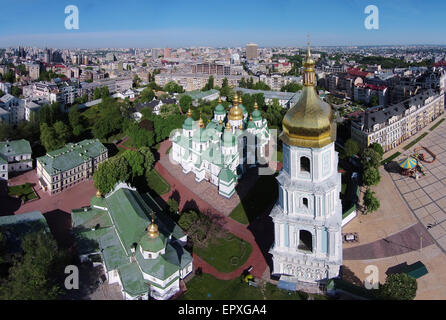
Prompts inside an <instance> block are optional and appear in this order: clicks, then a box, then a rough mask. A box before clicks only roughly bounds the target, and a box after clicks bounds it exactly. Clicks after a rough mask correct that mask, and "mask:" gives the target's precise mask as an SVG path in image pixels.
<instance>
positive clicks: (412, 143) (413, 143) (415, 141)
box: [403, 132, 427, 150]
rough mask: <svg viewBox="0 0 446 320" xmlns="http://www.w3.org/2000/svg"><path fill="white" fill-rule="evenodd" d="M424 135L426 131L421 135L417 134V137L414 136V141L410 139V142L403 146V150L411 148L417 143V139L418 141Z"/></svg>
mask: <svg viewBox="0 0 446 320" xmlns="http://www.w3.org/2000/svg"><path fill="white" fill-rule="evenodd" d="M425 136H427V132H425V133H423V134H422V135H421V136H419V137H418V138H416V139H415V140H414V141H412V142H411V143H409V144H408V145H407V146H405V147H404V148H403V149H404V150H409V149H410V148H412V147H413V146H414V145H416V144H417V142H418V141H420V140H421V139H423V138H424V137H425Z"/></svg>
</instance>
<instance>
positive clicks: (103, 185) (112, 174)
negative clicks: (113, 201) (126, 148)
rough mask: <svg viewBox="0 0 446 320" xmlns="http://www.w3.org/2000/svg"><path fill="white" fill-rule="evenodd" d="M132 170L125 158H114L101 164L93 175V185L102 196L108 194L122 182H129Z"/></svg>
mask: <svg viewBox="0 0 446 320" xmlns="http://www.w3.org/2000/svg"><path fill="white" fill-rule="evenodd" d="M129 178H130V168H129V164H128V162H127V160H126V159H125V158H124V157H121V156H117V157H113V158H111V159H109V160H107V161H105V162H103V163H101V164H99V166H98V169H97V170H96V171H95V173H94V174H93V183H94V186H95V188H96V189H98V190H99V191H100V192H101V193H102V194H107V193H108V192H110V191H111V190H112V189H113V187H114V186H115V185H116V184H117V183H118V182H120V181H123V182H125V181H128V179H129Z"/></svg>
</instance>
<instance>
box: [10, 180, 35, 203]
mask: <svg viewBox="0 0 446 320" xmlns="http://www.w3.org/2000/svg"><path fill="white" fill-rule="evenodd" d="M8 195H9V196H16V197H18V198H20V199H23V200H24V202H27V201H30V200H34V199H37V195H36V193H35V192H34V190H33V188H32V186H31V184H30V183H28V182H27V183H25V184H21V185H18V186H12V187H8Z"/></svg>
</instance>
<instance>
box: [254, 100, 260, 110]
mask: <svg viewBox="0 0 446 320" xmlns="http://www.w3.org/2000/svg"><path fill="white" fill-rule="evenodd" d="M257 109H259V106H258V104H257V101H255V102H254V110H257Z"/></svg>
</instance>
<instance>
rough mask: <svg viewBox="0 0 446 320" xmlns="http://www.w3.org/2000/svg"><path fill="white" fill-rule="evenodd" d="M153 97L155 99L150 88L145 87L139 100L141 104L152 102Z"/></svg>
mask: <svg viewBox="0 0 446 320" xmlns="http://www.w3.org/2000/svg"><path fill="white" fill-rule="evenodd" d="M154 97H155V93H154V92H153V90H152V89H151V88H149V87H147V88H145V89H144V90H143V91H141V95H140V98H139V100H140V101H141V102H150V101H152V100H153V98H154Z"/></svg>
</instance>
